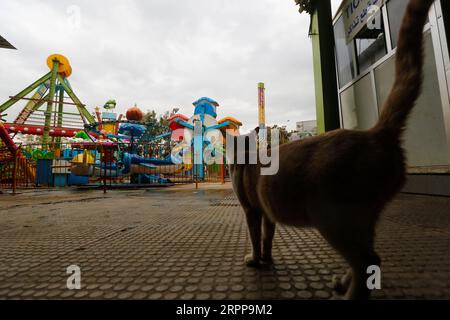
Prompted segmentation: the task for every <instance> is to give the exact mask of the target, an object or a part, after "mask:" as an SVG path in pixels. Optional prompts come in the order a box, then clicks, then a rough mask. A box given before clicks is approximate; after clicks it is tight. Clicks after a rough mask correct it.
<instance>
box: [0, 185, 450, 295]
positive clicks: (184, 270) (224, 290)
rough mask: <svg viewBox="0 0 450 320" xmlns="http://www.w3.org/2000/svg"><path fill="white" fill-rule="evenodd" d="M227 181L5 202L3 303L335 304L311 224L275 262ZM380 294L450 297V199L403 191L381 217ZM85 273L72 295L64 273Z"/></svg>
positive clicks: (1, 199) (0, 216) (0, 262)
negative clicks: (258, 258) (264, 252)
mask: <svg viewBox="0 0 450 320" xmlns="http://www.w3.org/2000/svg"><path fill="white" fill-rule="evenodd" d="M241 210H242V209H241V207H240V206H239V204H238V202H237V200H236V198H235V196H234V195H233V192H232V191H231V190H230V188H229V185H225V186H217V185H214V186H207V185H201V186H200V190H198V191H196V190H195V189H192V187H191V186H189V187H174V188H169V189H151V190H137V191H110V192H108V193H107V194H106V195H103V194H102V193H101V192H99V191H83V192H70V191H55V192H38V193H24V194H22V195H18V196H11V195H0V298H2V299H60V298H65V299H77V298H83V299H329V298H332V297H333V291H332V289H331V285H330V279H331V276H332V275H333V274H335V273H339V274H342V273H343V272H344V270H345V267H346V265H345V263H344V262H343V260H342V259H341V258H340V257H339V256H338V255H337V254H336V253H335V252H334V250H333V249H331V248H330V247H329V246H328V244H327V243H326V242H325V241H324V240H323V239H322V237H321V236H320V235H319V234H318V233H317V232H316V231H315V230H313V229H294V228H290V227H279V228H278V229H277V233H276V236H275V241H274V258H275V265H274V266H273V267H271V268H263V269H260V270H255V269H249V268H247V267H245V266H244V265H243V257H244V254H245V253H246V252H247V251H249V248H250V244H249V240H248V237H247V232H246V226H245V223H244V220H243V214H242V211H241ZM377 248H378V252H379V253H380V255H381V256H382V258H383V266H382V289H381V290H378V291H376V292H375V294H374V297H375V298H382V299H383V298H388V299H391V298H395V299H403V298H413V299H415V298H419V299H422V298H427V299H449V298H450V198H439V197H428V196H417V195H405V194H403V195H400V196H399V197H398V198H397V199H396V200H395V201H394V202H393V203H392V204H391V205H390V206H389V208H388V209H387V210H386V212H385V213H384V214H383V218H382V221H381V223H380V226H379V231H378V240H377ZM73 264H76V265H78V266H80V268H81V289H80V290H68V289H67V287H66V280H67V277H68V276H69V275H68V274H66V268H67V267H68V266H69V265H73Z"/></svg>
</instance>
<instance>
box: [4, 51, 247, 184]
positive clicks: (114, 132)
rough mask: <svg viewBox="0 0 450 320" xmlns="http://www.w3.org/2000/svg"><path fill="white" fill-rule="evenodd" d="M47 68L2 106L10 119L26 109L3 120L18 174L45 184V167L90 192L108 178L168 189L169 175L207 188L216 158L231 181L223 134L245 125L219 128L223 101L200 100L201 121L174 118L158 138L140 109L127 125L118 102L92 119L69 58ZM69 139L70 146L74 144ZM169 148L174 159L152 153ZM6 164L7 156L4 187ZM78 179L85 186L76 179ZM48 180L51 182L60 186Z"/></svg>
mask: <svg viewBox="0 0 450 320" xmlns="http://www.w3.org/2000/svg"><path fill="white" fill-rule="evenodd" d="M47 66H48V67H49V69H50V72H48V73H47V74H46V75H44V76H43V77H41V78H40V79H38V80H36V81H35V82H33V83H32V84H31V85H29V86H28V87H26V88H25V89H23V90H22V91H20V92H19V93H18V94H16V95H14V96H10V97H9V98H10V99H9V100H8V101H6V102H5V103H3V104H1V105H0V115H2V114H3V116H5V114H4V113H5V111H7V110H8V109H9V108H11V107H12V106H14V105H15V104H16V103H18V102H20V101H26V104H25V106H24V107H23V109H22V110H21V111H20V112H19V114H18V116H17V117H16V118H15V120H14V121H12V122H10V123H3V121H4V120H3V119H0V151H1V150H2V147H1V146H2V144H3V145H5V146H6V147H7V151H8V152H9V154H10V155H12V157H13V158H16V159H19V161H18V163H17V164H18V166H16V167H18V168H20V169H22V171H24V172H26V173H27V174H26V177H27V179H28V180H29V181H30V182H32V183H36V184H41V183H42V182H43V181H42V172H39V171H42V170H43V167H42V163H41V165H39V161H40V160H42V161H44V160H45V161H47V162H46V165H45V166H44V167H46V170H47V171H48V172H50V173H53V174H54V175H55V176H63V179H62V180H61V179H59V180H60V181H59V182H58V183H57V182H56V178H53V185H58V186H61V185H66V183H67V181H68V180H69V181H70V180H72V181H75V180H76V181H78V182H77V183H78V184H87V183H89V180H92V178H93V177H97V178H98V177H102V176H103V178H105V177H106V176H107V177H108V178H110V179H113V178H115V177H121V181H123V177H124V176H130V177H131V178H130V182H131V183H132V184H150V183H151V184H155V183H160V184H161V183H168V182H170V180H169V179H167V178H165V177H166V175H165V174H167V173H169V172H170V173H174V172H178V173H179V172H182V173H183V174H188V175H191V177H193V178H194V179H195V180H203V179H204V178H205V166H206V163H208V164H209V160H210V159H209V158H208V156H211V155H213V156H215V158H216V159H220V163H221V164H222V165H221V168H222V171H223V172H222V174H223V175H224V165H223V163H224V162H223V161H224V146H223V141H224V139H223V134H224V133H225V130H227V129H231V130H235V131H237V130H239V127H240V126H241V125H242V124H241V122H239V121H238V120H236V119H234V118H231V117H226V118H223V119H221V120H219V121H217V120H216V118H217V110H216V109H217V107H218V106H219V104H218V103H217V102H216V101H214V100H212V99H210V98H206V97H203V98H200V99H199V100H197V101H195V102H194V103H193V105H194V108H195V109H194V115H193V116H191V117H187V116H184V115H182V114H175V115H172V116H171V117H169V119H168V128H167V132H165V133H163V134H160V135H152V134H150V133H151V132H152V130H151V129H152V126H153V124H151V123H145V122H144V121H143V113H142V111H141V110H140V109H139V108H138V107H137V106H134V107H131V108H129V109H128V110H127V113H126V119H124V117H123V115H122V114H119V115H118V114H117V113H116V112H115V107H116V101H115V100H109V101H108V102H106V103H105V105H104V106H103V109H104V111H100V108H98V107H97V108H95V112H94V113H92V114H91V113H90V112H89V111H88V110H87V109H86V106H85V105H84V104H83V103H82V102H81V101H80V99H79V98H78V97H77V95H76V94H75V92H74V90H73V89H72V86H71V84H70V82H69V80H68V78H69V77H70V75H71V74H72V67H71V65H70V63H69V60H68V59H67V58H66V57H64V56H63V55H60V54H53V55H50V56H49V57H48V59H47ZM17 134H20V135H21V136H23V135H33V136H41V142H40V143H39V144H34V145H29V146H27V145H21V146H20V147H19V146H18V145H17V144H16V143H15V142H14V137H15V136H16V135H17ZM11 135H12V137H11ZM62 138H70V139H69V140H70V143H67V142H66V141H63V139H62ZM169 138H170V141H168V139H169ZM164 139H165V140H164ZM64 140H67V139H64ZM160 141H166V142H165V143H161V142H160ZM162 144H165V146H167V145H169V146H170V150H169V152H167V150H165V152H155V151H154V148H153V149H152V150H149V148H150V149H151V146H152V145H155V146H158V148H162V147H161V145H162ZM5 159H6V158H5V157H3V160H2V155H1V152H0V180H2V172H1V170H2V163H4V162H5V161H6V160H5ZM186 160H187V161H186ZM2 161H3V162H2ZM33 161H34V162H33ZM36 161H38V162H37V163H35V162H36ZM42 161H41V162H42ZM55 168H62V170H60V171H55ZM69 176H70V177H69ZM77 176H78V177H82V178H83V179H81V180H80V179H78V180H77V179H74V177H77ZM48 180H49V179H48V178H45V179H44V182H45V183H47V184H49V185H50V184H52V183H50V182H49V181H48ZM61 181H64V182H61ZM80 181H82V182H80ZM97 181H98V179H97ZM0 183H1V181H0ZM77 183H75V184H77ZM69 184H70V183H69Z"/></svg>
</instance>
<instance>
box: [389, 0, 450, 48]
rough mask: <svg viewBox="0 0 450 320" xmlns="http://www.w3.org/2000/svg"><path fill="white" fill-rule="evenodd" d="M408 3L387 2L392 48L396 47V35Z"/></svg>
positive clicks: (393, 0) (394, 0) (390, 0)
mask: <svg viewBox="0 0 450 320" xmlns="http://www.w3.org/2000/svg"><path fill="white" fill-rule="evenodd" d="M408 2H409V1H408V0H389V2H388V3H387V4H386V6H387V11H388V19H389V31H390V33H391V44H392V48H395V47H397V40H398V33H399V32H400V27H401V24H402V20H403V16H404V15H405V11H406V6H407V5H408ZM443 2H446V1H443Z"/></svg>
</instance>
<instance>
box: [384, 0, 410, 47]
mask: <svg viewBox="0 0 450 320" xmlns="http://www.w3.org/2000/svg"><path fill="white" fill-rule="evenodd" d="M408 2H409V1H408V0H391V1H389V2H388V3H387V10H388V19H389V30H390V32H391V43H392V48H395V47H396V46H397V40H398V33H399V32H400V26H401V24H402V18H401V17H403V15H404V14H405V11H406V6H407V5H408Z"/></svg>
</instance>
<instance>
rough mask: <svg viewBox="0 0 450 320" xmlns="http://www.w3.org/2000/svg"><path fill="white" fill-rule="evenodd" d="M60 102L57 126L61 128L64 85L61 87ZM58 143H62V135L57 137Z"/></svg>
mask: <svg viewBox="0 0 450 320" xmlns="http://www.w3.org/2000/svg"><path fill="white" fill-rule="evenodd" d="M58 102H59V104H58V120H57V127H58V128H61V127H62V123H63V111H64V89H63V87H62V86H60V88H59V101H58ZM56 144H57V145H58V147H59V145H60V144H61V137H56Z"/></svg>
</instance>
